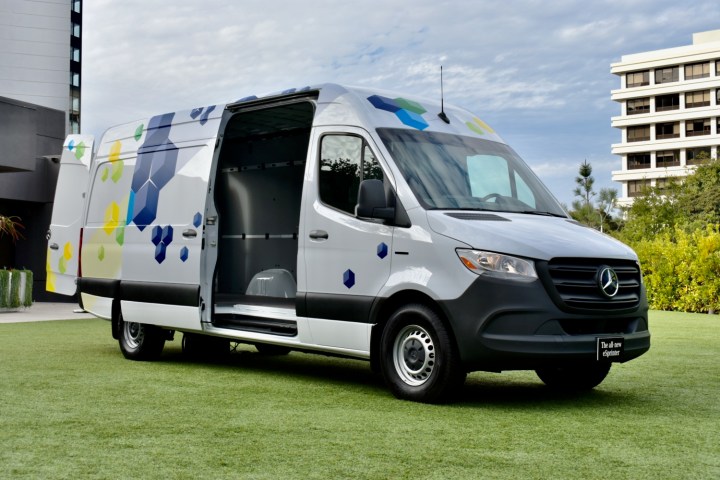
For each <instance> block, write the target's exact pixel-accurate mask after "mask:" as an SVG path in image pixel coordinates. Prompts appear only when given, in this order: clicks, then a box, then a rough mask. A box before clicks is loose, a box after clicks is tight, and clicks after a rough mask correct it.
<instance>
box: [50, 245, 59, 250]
mask: <svg viewBox="0 0 720 480" xmlns="http://www.w3.org/2000/svg"><path fill="white" fill-rule="evenodd" d="M59 248H60V245H58V244H57V243H51V244H50V249H51V250H58V249H59Z"/></svg>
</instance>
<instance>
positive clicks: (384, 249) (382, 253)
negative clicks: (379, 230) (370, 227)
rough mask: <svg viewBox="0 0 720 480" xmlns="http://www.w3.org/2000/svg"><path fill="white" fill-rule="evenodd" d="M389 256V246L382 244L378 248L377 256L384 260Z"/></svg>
mask: <svg viewBox="0 0 720 480" xmlns="http://www.w3.org/2000/svg"><path fill="white" fill-rule="evenodd" d="M387 254H388V246H387V245H386V244H385V242H381V243H380V245H378V247H377V256H378V257H380V259H381V260H382V259H383V258H385V257H387Z"/></svg>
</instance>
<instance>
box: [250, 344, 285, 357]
mask: <svg viewBox="0 0 720 480" xmlns="http://www.w3.org/2000/svg"><path fill="white" fill-rule="evenodd" d="M255 348H256V349H257V351H258V353H259V354H261V355H268V356H270V355H273V356H280V355H287V354H288V353H290V349H289V348H288V347H283V346H281V345H270V344H269V343H256V344H255Z"/></svg>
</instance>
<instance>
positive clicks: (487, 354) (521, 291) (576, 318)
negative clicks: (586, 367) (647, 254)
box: [439, 276, 650, 371]
mask: <svg viewBox="0 0 720 480" xmlns="http://www.w3.org/2000/svg"><path fill="white" fill-rule="evenodd" d="M641 288H642V291H641V295H640V302H639V304H638V306H637V308H635V309H634V310H632V311H630V312H628V311H627V310H626V311H624V312H622V313H621V314H620V313H614V312H613V311H597V312H590V313H581V314H578V313H571V312H567V311H564V310H562V309H561V308H559V307H558V306H557V305H556V304H555V303H554V302H553V301H552V299H551V298H550V296H549V295H548V293H547V292H546V290H545V287H544V286H543V284H542V282H540V281H539V280H535V281H532V282H528V283H526V282H517V281H511V280H504V279H497V278H492V277H489V276H480V277H479V278H478V279H477V280H476V281H475V282H474V283H473V284H472V285H471V286H470V287H469V288H468V289H467V290H466V291H465V292H464V293H463V294H462V295H460V296H459V297H458V298H456V299H454V300H447V301H441V302H439V303H440V305H441V307H442V308H443V310H444V312H445V314H446V316H447V318H448V319H449V321H450V324H451V326H452V331H453V332H454V334H455V338H456V340H457V343H458V349H459V353H460V358H461V361H462V363H463V365H464V366H465V368H466V369H467V370H468V371H473V370H486V371H502V370H535V369H538V368H542V367H548V366H562V365H567V364H569V363H572V362H588V361H595V360H596V355H597V339H598V338H601V337H613V338H618V337H622V338H623V339H624V351H623V353H622V356H621V357H619V358H617V359H615V361H620V362H626V361H628V360H632V359H633V358H636V357H638V356H640V355H642V354H643V353H645V352H646V351H648V349H649V348H650V332H649V330H648V321H647V318H648V317H647V315H648V306H647V300H646V296H645V287H644V286H642V287H641Z"/></svg>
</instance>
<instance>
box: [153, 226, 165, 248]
mask: <svg viewBox="0 0 720 480" xmlns="http://www.w3.org/2000/svg"><path fill="white" fill-rule="evenodd" d="M161 240H162V228H160V225H155V226H154V227H153V229H152V235H151V236H150V241H151V242H152V243H153V245H155V246H157V245H158V244H160V241H161Z"/></svg>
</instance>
